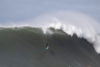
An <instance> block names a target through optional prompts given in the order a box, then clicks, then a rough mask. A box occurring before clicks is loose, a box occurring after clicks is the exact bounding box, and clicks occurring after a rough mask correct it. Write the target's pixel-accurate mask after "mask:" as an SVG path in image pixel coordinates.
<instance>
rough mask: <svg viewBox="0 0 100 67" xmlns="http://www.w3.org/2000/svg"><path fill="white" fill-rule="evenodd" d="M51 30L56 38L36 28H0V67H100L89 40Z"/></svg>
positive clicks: (98, 59)
mask: <svg viewBox="0 0 100 67" xmlns="http://www.w3.org/2000/svg"><path fill="white" fill-rule="evenodd" d="M49 30H50V31H52V32H53V34H50V33H46V34H44V32H43V31H42V29H41V28H34V27H19V28H18V27H14V28H3V27H1V28H0V67H100V55H99V54H97V53H96V51H95V50H94V48H93V45H92V44H91V43H89V42H88V41H87V40H85V39H84V38H78V37H77V36H76V35H75V34H74V35H73V36H70V35H68V34H67V33H65V32H64V31H62V30H61V29H56V30H55V29H54V28H50V29H49ZM45 41H46V42H48V44H49V49H48V50H45V49H46V45H45Z"/></svg>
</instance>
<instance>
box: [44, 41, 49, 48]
mask: <svg viewBox="0 0 100 67" xmlns="http://www.w3.org/2000/svg"><path fill="white" fill-rule="evenodd" d="M45 44H46V50H47V49H49V44H48V43H47V42H45Z"/></svg>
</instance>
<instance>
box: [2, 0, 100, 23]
mask: <svg viewBox="0 0 100 67" xmlns="http://www.w3.org/2000/svg"><path fill="white" fill-rule="evenodd" d="M60 10H72V11H78V12H81V13H83V14H87V15H89V16H91V17H92V18H94V19H95V20H97V21H99V22H100V0H0V24H8V22H9V21H12V22H18V21H25V20H29V19H32V18H35V17H37V16H39V15H41V14H43V13H46V12H48V11H49V12H50V11H60Z"/></svg>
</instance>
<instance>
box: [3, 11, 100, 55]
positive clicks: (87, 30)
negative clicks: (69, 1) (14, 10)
mask: <svg viewBox="0 0 100 67" xmlns="http://www.w3.org/2000/svg"><path fill="white" fill-rule="evenodd" d="M23 26H31V27H42V29H43V31H44V33H45V34H46V32H49V33H50V34H51V35H52V34H54V32H52V31H51V30H49V29H48V28H50V27H53V28H55V29H62V30H63V31H64V32H66V33H67V34H68V35H71V36H73V34H76V35H77V36H78V37H79V38H84V39H86V40H87V41H88V42H90V43H91V44H93V47H94V49H95V51H96V52H97V53H98V54H100V23H99V22H97V21H96V20H94V19H93V18H91V17H90V16H88V15H86V14H83V13H80V12H76V11H57V12H56V11H55V12H48V13H44V14H42V15H40V16H37V17H36V18H35V19H30V20H27V21H19V22H17V23H15V22H13V21H9V24H8V25H1V27H23Z"/></svg>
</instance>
